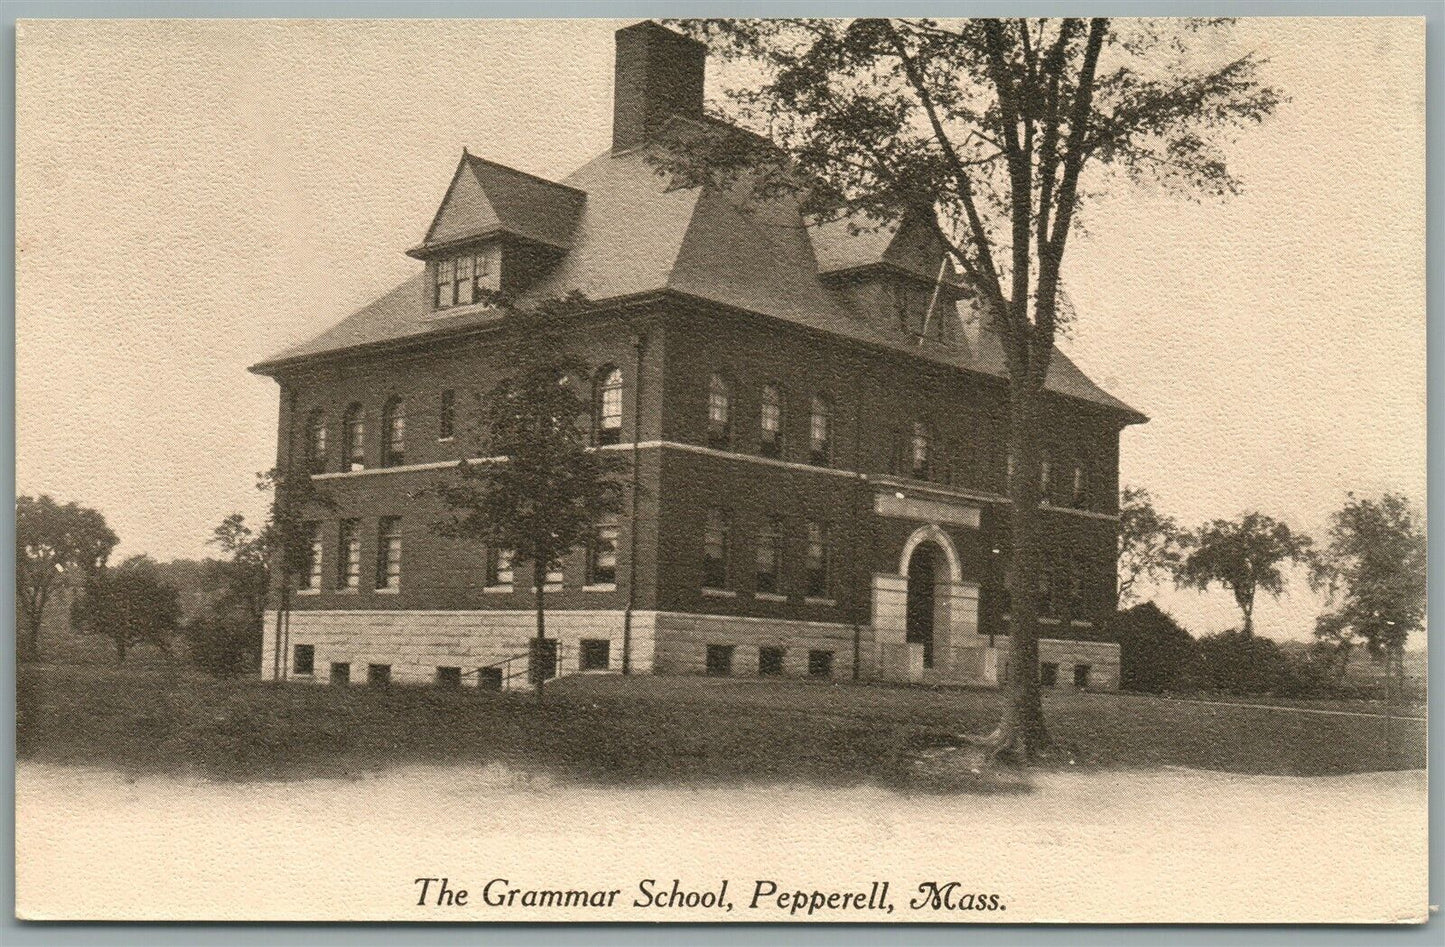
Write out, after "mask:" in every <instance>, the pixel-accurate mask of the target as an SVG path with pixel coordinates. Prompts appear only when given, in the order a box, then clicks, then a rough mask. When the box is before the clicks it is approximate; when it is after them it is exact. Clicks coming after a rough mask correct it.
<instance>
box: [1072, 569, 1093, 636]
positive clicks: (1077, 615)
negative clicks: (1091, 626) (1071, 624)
mask: <svg viewBox="0 0 1445 947" xmlns="http://www.w3.org/2000/svg"><path fill="white" fill-rule="evenodd" d="M1084 571H1085V570H1084V564H1083V563H1082V562H1080V561H1079V560H1077V559H1074V560H1071V561H1070V562H1069V617H1070V618H1071V619H1073V620H1074V621H1083V620H1085V619H1087V618H1088V617H1089V615H1088V603H1087V602H1086V601H1085V598H1084Z"/></svg>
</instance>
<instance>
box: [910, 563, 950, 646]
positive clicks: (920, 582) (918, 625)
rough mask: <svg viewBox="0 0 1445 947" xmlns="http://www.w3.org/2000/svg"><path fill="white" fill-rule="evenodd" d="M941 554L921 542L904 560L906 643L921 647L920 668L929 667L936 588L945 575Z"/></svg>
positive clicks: (944, 565)
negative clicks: (906, 599)
mask: <svg viewBox="0 0 1445 947" xmlns="http://www.w3.org/2000/svg"><path fill="white" fill-rule="evenodd" d="M947 568H948V566H947V562H946V561H944V559H943V551H942V550H941V549H939V548H938V546H937V545H936V544H934V543H932V542H921V543H919V544H918V545H917V546H916V547H914V550H913V554H912V555H911V556H909V557H908V605H907V612H906V615H907V617H906V626H905V627H906V629H907V631H906V639H905V640H907V642H908V643H909V644H921V645H923V666H924V667H926V668H931V667H933V631H934V618H935V615H936V614H937V608H936V605H937V591H936V590H937V587H938V583H939V580H940V579H941V578H943V577H944V576H945V575H947V572H946V570H947Z"/></svg>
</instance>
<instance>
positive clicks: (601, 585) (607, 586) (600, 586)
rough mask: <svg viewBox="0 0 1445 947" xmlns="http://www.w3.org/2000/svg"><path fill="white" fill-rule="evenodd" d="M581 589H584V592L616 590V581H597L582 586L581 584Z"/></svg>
mask: <svg viewBox="0 0 1445 947" xmlns="http://www.w3.org/2000/svg"><path fill="white" fill-rule="evenodd" d="M582 591H584V592H616V591H617V583H616V582H597V583H594V584H592V585H584V586H582Z"/></svg>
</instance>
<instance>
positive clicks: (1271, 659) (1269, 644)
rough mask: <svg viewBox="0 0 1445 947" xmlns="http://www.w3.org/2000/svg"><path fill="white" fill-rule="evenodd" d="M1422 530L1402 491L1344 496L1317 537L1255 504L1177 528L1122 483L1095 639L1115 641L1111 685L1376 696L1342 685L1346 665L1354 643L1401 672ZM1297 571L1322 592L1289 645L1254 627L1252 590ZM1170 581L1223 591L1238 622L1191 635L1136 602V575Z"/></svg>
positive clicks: (1418, 610) (1419, 591) (1414, 608)
mask: <svg viewBox="0 0 1445 947" xmlns="http://www.w3.org/2000/svg"><path fill="white" fill-rule="evenodd" d="M1425 549H1426V543H1425V529H1424V523H1423V521H1422V519H1421V516H1420V514H1419V513H1418V512H1417V511H1416V510H1415V509H1414V508H1413V506H1412V505H1411V504H1410V502H1409V501H1408V500H1407V499H1406V498H1405V497H1403V496H1401V495H1399V494H1394V493H1386V494H1384V495H1382V496H1381V497H1379V498H1375V499H1371V498H1361V497H1356V496H1355V495H1354V494H1347V496H1346V502H1345V504H1344V506H1343V507H1342V508H1341V509H1339V510H1337V511H1336V512H1335V513H1334V514H1333V515H1332V516H1331V517H1330V526H1329V529H1328V532H1327V534H1326V536H1325V537H1324V542H1323V543H1322V544H1320V545H1316V544H1315V543H1314V542H1313V541H1312V540H1311V538H1310V537H1308V536H1305V535H1302V534H1299V533H1296V532H1294V531H1292V530H1291V529H1290V528H1289V526H1288V525H1286V524H1285V523H1283V522H1280V521H1278V520H1276V519H1274V518H1273V517H1270V516H1267V515H1265V514H1263V513H1259V512H1249V513H1246V514H1244V515H1243V516H1241V517H1240V518H1239V519H1238V520H1223V519H1216V520H1212V521H1210V522H1208V523H1205V524H1203V525H1201V526H1199V527H1198V528H1196V529H1192V530H1190V529H1184V528H1181V527H1180V526H1179V525H1178V523H1177V522H1176V521H1175V520H1174V519H1173V518H1172V517H1169V516H1166V515H1164V514H1162V513H1160V512H1159V511H1158V510H1157V509H1156V508H1155V506H1154V502H1153V498H1152V497H1151V496H1150V495H1149V493H1148V491H1146V490H1143V489H1140V488H1137V487H1126V488H1124V490H1123V492H1122V495H1121V505H1120V516H1119V599H1120V604H1121V605H1125V606H1132V607H1128V608H1127V609H1126V610H1124V611H1120V612H1118V613H1117V614H1116V615H1115V616H1114V617H1113V618H1112V619H1111V620H1110V621H1109V622H1106V623H1105V628H1104V630H1103V631H1102V632H1101V637H1105V638H1108V639H1110V640H1115V641H1118V642H1119V644H1120V651H1121V668H1120V676H1121V685H1122V686H1124V687H1126V688H1130V689H1134V690H1143V691H1161V690H1171V689H1172V690H1218V691H1224V692H1228V693H1235V694H1277V695H1284V696H1380V695H1379V694H1378V693H1376V692H1377V691H1378V690H1380V688H1379V687H1378V686H1375V687H1373V688H1372V687H1367V686H1363V685H1358V684H1355V685H1351V684H1348V683H1347V682H1346V671H1347V669H1348V664H1349V660H1350V655H1351V653H1352V651H1353V650H1355V649H1356V648H1358V647H1361V646H1362V647H1363V648H1364V649H1365V651H1366V653H1367V654H1369V655H1370V656H1371V657H1372V658H1373V659H1375V660H1376V661H1377V662H1379V663H1381V664H1384V665H1385V667H1386V680H1387V681H1389V680H1390V679H1391V678H1390V675H1391V674H1392V673H1393V674H1394V675H1395V676H1396V677H1403V662H1404V648H1405V643H1406V641H1407V640H1408V638H1409V635H1410V634H1411V633H1412V632H1416V631H1421V630H1423V628H1424V620H1425V600H1426V595H1425V592H1426V579H1425ZM1289 566H1299V567H1301V568H1304V569H1305V570H1306V574H1307V576H1308V581H1309V583H1310V585H1311V586H1312V587H1313V588H1314V589H1315V590H1317V591H1320V592H1323V593H1325V595H1326V596H1327V611H1326V612H1324V613H1323V614H1321V615H1320V616H1319V617H1318V619H1317V620H1316V623H1315V628H1314V638H1315V640H1314V643H1313V645H1312V646H1311V647H1309V648H1307V649H1303V650H1301V649H1294V650H1291V649H1289V648H1286V647H1281V646H1280V645H1279V644H1278V643H1276V642H1274V641H1272V640H1270V639H1268V638H1261V637H1259V636H1257V635H1255V633H1254V607H1255V600H1256V597H1257V595H1258V593H1259V592H1265V593H1267V594H1269V595H1271V596H1273V597H1278V596H1279V595H1281V594H1282V593H1283V592H1284V590H1285V586H1286V571H1285V570H1286V568H1287V567H1289ZM1161 582H1173V583H1174V584H1175V585H1176V586H1178V587H1180V588H1193V589H1197V590H1199V591H1201V592H1203V591H1207V590H1209V589H1211V588H1214V587H1216V586H1217V587H1219V588H1221V589H1224V590H1227V591H1228V592H1230V593H1231V595H1233V597H1234V601H1235V604H1236V605H1237V606H1238V608H1239V610H1240V616H1241V625H1240V627H1239V628H1237V629H1229V630H1227V631H1223V632H1220V633H1217V634H1213V635H1206V636H1204V637H1203V638H1200V639H1198V640H1197V641H1196V640H1194V638H1193V637H1192V636H1190V635H1189V634H1188V632H1186V631H1185V630H1184V629H1182V628H1180V627H1179V625H1178V624H1177V623H1176V622H1175V621H1174V620H1173V619H1172V618H1171V617H1170V616H1169V615H1167V614H1165V613H1164V612H1163V611H1161V610H1160V609H1159V608H1158V607H1157V606H1155V605H1154V604H1153V603H1152V602H1144V603H1142V604H1140V603H1138V599H1139V591H1140V588H1141V587H1142V586H1143V585H1145V584H1156V585H1157V584H1159V583H1161Z"/></svg>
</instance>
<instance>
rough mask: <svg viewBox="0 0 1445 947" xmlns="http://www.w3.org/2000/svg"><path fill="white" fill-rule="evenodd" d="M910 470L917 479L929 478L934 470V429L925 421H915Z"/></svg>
mask: <svg viewBox="0 0 1445 947" xmlns="http://www.w3.org/2000/svg"><path fill="white" fill-rule="evenodd" d="M911 455H912V459H913V462H912V464H911V465H910V472H911V473H912V474H913V479H915V480H927V479H928V477H929V475H930V473H931V472H932V470H933V431H932V430H930V429H929V427H928V423H927V422H925V421H914V422H913V441H912V451H911Z"/></svg>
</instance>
